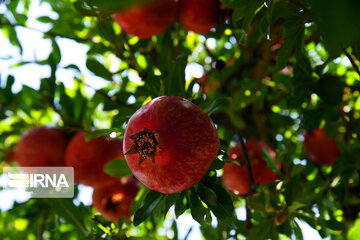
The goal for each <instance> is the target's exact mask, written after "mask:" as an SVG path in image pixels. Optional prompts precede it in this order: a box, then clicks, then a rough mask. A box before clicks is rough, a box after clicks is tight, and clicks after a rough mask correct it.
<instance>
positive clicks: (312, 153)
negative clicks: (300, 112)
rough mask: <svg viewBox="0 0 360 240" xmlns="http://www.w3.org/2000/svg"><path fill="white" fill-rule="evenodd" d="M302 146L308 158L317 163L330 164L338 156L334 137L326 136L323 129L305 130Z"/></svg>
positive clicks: (338, 151) (338, 152)
mask: <svg viewBox="0 0 360 240" xmlns="http://www.w3.org/2000/svg"><path fill="white" fill-rule="evenodd" d="M304 147H305V152H306V154H307V156H308V158H309V160H310V161H312V162H314V163H316V164H319V165H322V164H324V165H332V164H333V163H334V162H335V160H336V159H337V158H338V157H339V156H340V150H339V148H338V146H337V144H336V141H335V139H334V138H331V137H328V136H326V133H325V130H324V129H320V128H317V129H314V130H313V131H311V132H305V134H304Z"/></svg>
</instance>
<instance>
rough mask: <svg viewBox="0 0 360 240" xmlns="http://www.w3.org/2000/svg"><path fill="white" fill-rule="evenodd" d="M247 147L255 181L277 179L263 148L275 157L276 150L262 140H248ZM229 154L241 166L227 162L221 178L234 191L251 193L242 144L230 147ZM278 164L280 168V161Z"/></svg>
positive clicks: (263, 181) (261, 181)
mask: <svg viewBox="0 0 360 240" xmlns="http://www.w3.org/2000/svg"><path fill="white" fill-rule="evenodd" d="M245 148H246V150H247V153H248V156H249V159H250V165H251V171H252V174H253V177H254V181H255V183H259V184H260V185H265V184H267V183H271V182H274V181H275V180H276V179H277V175H276V173H274V172H273V171H271V170H270V169H268V167H267V164H266V162H265V160H264V159H263V157H262V149H264V150H265V151H267V152H268V153H269V154H270V156H271V157H272V158H275V152H274V151H273V150H272V149H271V148H270V147H269V146H268V145H267V144H266V143H264V142H262V141H252V140H250V141H247V142H246V143H245ZM228 155H229V157H230V158H231V160H233V161H237V162H239V163H240V165H241V167H240V166H237V165H236V164H234V163H225V165H224V168H223V175H222V177H221V180H222V182H223V184H224V185H225V186H226V187H227V188H228V189H229V190H230V191H232V192H233V193H235V194H237V195H245V194H247V193H249V190H250V178H249V173H248V170H247V167H246V162H245V159H244V156H243V152H242V149H241V146H240V145H239V144H237V145H236V146H235V147H233V148H231V149H229V151H228ZM276 165H277V167H278V168H280V164H279V163H278V162H277V163H276Z"/></svg>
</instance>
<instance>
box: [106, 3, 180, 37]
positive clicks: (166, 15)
mask: <svg viewBox="0 0 360 240" xmlns="http://www.w3.org/2000/svg"><path fill="white" fill-rule="evenodd" d="M177 10H178V3H177V1H175V0H157V1H152V2H150V3H148V4H146V5H140V6H133V7H130V8H129V9H127V10H125V11H123V12H119V13H115V14H114V15H113V18H114V20H115V21H116V22H117V23H118V24H119V25H120V26H121V28H122V30H123V31H124V32H126V33H128V34H131V35H133V36H137V37H139V38H149V37H151V36H154V35H158V34H160V33H162V32H164V31H165V30H166V28H168V27H169V26H170V25H171V23H172V22H173V21H174V20H175V18H176V15H177Z"/></svg>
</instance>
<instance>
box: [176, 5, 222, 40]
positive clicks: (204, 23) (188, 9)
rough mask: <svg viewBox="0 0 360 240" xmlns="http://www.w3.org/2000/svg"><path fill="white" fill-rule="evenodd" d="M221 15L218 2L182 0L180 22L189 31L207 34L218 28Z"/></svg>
mask: <svg viewBox="0 0 360 240" xmlns="http://www.w3.org/2000/svg"><path fill="white" fill-rule="evenodd" d="M219 14H220V2H219V1H218V0H181V1H180V9H179V22H180V24H181V25H182V26H183V27H184V28H186V29H187V30H190V31H194V32H196V33H201V34H203V33H207V32H209V31H210V29H211V28H213V27H216V24H217V21H218V19H219Z"/></svg>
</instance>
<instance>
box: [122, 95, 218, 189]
mask: <svg viewBox="0 0 360 240" xmlns="http://www.w3.org/2000/svg"><path fill="white" fill-rule="evenodd" d="M219 144H220V143H219V139H218V135H217V132H216V129H215V126H214V124H213V122H212V121H211V119H210V118H209V117H208V116H207V115H206V113H205V112H204V111H203V110H201V109H200V108H199V107H197V106H196V105H194V104H193V103H191V102H190V101H188V100H186V99H183V98H180V97H174V96H162V97H158V98H155V99H153V100H152V101H150V102H149V103H147V104H146V105H145V106H143V107H141V108H140V109H139V110H138V111H137V112H135V113H134V115H133V116H132V117H131V118H130V120H129V122H128V125H127V127H126V130H125V136H124V152H125V159H126V161H127V163H128V165H129V167H130V169H131V170H132V172H133V173H134V175H135V177H137V178H138V179H139V180H140V181H141V182H142V183H143V184H144V185H146V186H147V187H149V188H151V189H153V190H155V191H158V192H162V193H175V192H180V191H182V190H184V189H187V188H189V187H192V186H193V185H195V184H196V183H198V182H199V181H200V180H201V178H202V177H203V176H204V175H205V173H206V172H207V170H208V168H209V167H210V165H211V163H212V161H213V160H214V158H215V157H216V155H217V152H218V150H219Z"/></svg>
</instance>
